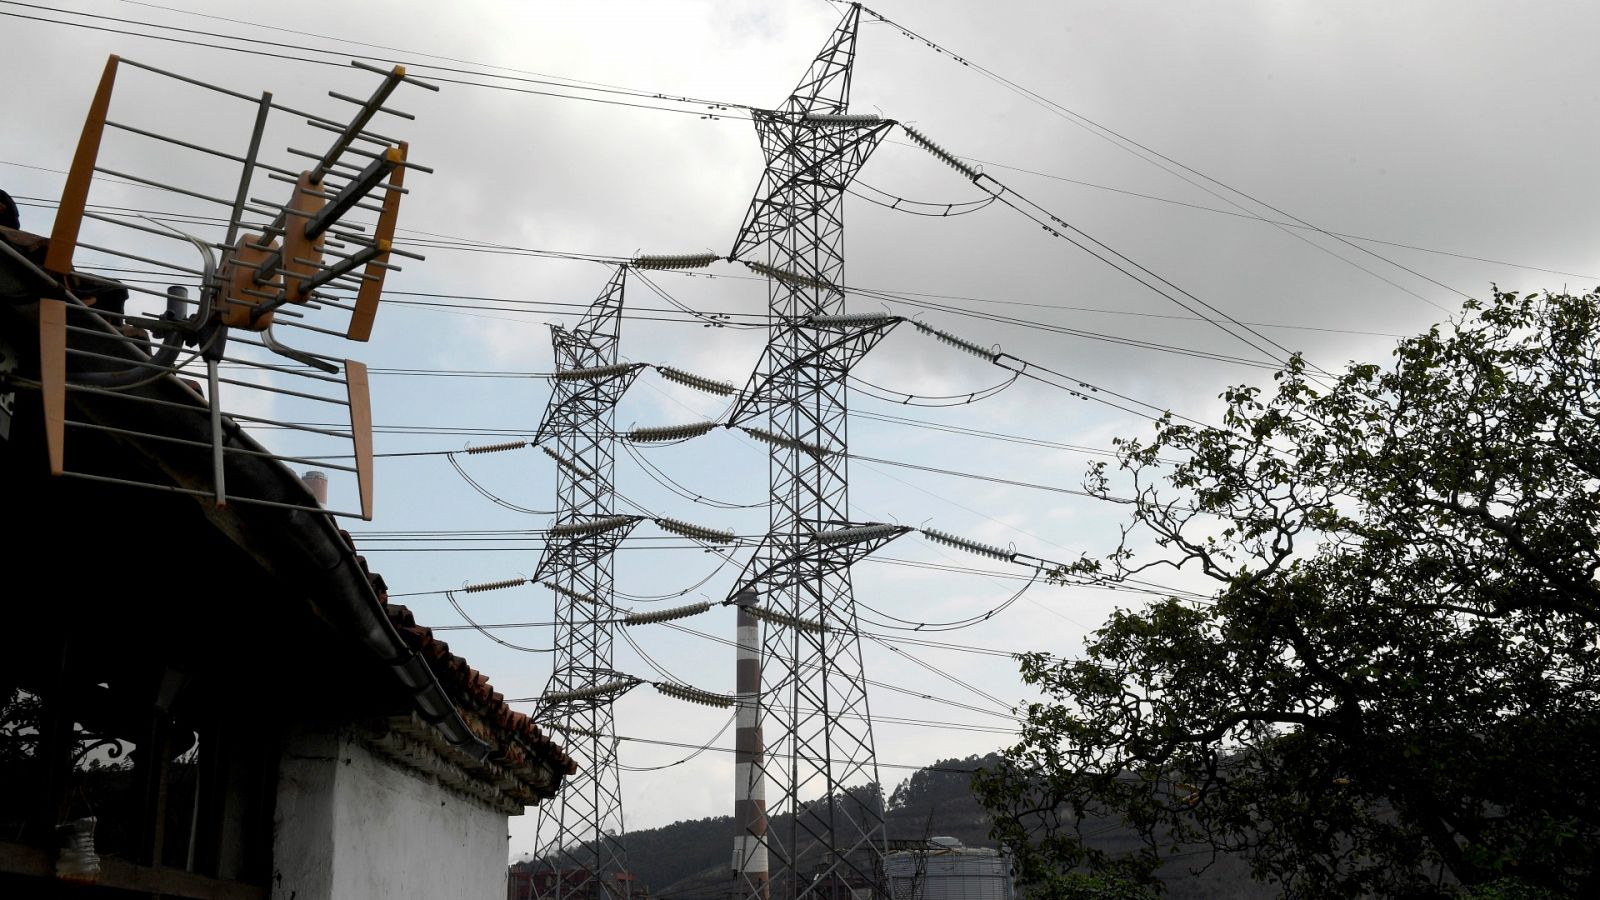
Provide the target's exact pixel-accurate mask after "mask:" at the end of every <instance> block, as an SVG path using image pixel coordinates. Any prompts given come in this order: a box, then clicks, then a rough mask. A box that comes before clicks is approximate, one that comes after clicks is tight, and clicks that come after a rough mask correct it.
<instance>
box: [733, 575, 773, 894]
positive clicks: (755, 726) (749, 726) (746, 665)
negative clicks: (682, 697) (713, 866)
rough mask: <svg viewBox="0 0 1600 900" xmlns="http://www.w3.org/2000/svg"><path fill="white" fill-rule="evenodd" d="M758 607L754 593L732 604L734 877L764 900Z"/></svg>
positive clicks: (764, 816)
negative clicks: (754, 610) (735, 646)
mask: <svg viewBox="0 0 1600 900" xmlns="http://www.w3.org/2000/svg"><path fill="white" fill-rule="evenodd" d="M756 602H757V598H756V594H755V592H754V591H741V592H740V593H739V595H738V596H737V597H735V598H734V603H735V605H736V606H737V608H738V610H739V619H738V629H739V635H738V637H739V656H738V666H739V671H738V677H737V680H736V681H735V698H736V699H735V702H736V704H737V710H738V712H737V716H738V719H737V721H736V725H737V727H738V731H737V733H736V734H735V735H734V764H733V768H734V773H735V774H734V793H733V820H734V825H735V827H736V828H737V829H738V830H737V831H736V832H735V834H734V838H733V874H734V877H735V878H739V877H743V879H744V881H745V884H746V886H747V887H749V888H752V889H753V891H752V893H753V894H754V896H756V897H759V898H760V900H767V898H768V897H770V896H771V894H770V888H769V886H768V884H767V777H766V775H765V774H764V766H763V759H762V755H763V753H764V752H765V748H764V747H763V746H762V743H761V713H760V711H759V702H760V697H761V620H760V619H757V618H756V617H755V616H753V615H751V614H750V607H752V606H754V605H755V604H756Z"/></svg>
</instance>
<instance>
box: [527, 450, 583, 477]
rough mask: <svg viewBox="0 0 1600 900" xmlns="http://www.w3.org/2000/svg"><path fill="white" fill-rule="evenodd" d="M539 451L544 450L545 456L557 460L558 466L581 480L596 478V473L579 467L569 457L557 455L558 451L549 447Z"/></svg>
mask: <svg viewBox="0 0 1600 900" xmlns="http://www.w3.org/2000/svg"><path fill="white" fill-rule="evenodd" d="M539 449H540V450H543V451H544V454H545V455H546V456H548V457H550V458H551V459H553V460H555V461H556V465H558V466H561V467H562V468H564V469H566V470H567V471H569V472H571V473H572V474H574V475H576V476H578V477H579V478H593V477H594V473H593V472H591V471H589V470H588V469H585V468H584V467H583V466H580V465H578V464H577V463H575V462H573V461H572V460H570V459H568V458H567V457H565V456H563V455H561V454H560V453H557V452H556V451H554V450H551V449H550V448H549V447H540V448H539Z"/></svg>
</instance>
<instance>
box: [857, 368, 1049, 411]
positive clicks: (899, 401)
mask: <svg viewBox="0 0 1600 900" xmlns="http://www.w3.org/2000/svg"><path fill="white" fill-rule="evenodd" d="M846 377H847V378H848V379H849V380H850V382H851V387H853V388H855V389H856V390H858V391H860V392H861V393H863V394H866V395H867V396H868V397H871V398H873V399H874V400H882V401H884V402H886V403H894V404H896V405H898V406H920V407H924V408H933V409H937V408H943V407H950V406H966V405H969V404H972V403H978V402H980V401H982V400H987V399H989V398H990V397H993V396H996V395H997V394H999V393H1000V392H1001V391H1004V390H1005V389H1006V388H1008V387H1011V386H1012V385H1013V384H1016V383H1017V379H1018V378H1020V377H1021V375H1020V374H1013V375H1012V376H1011V377H1010V378H1007V379H1006V380H1004V381H1002V382H1000V383H999V384H994V385H990V386H989V387H986V388H980V389H979V390H976V391H969V392H968V393H965V394H944V395H938V394H909V393H906V392H905V391H897V390H894V389H893V388H886V387H883V386H881V385H876V384H873V383H872V382H870V381H867V380H866V379H864V378H861V377H860V376H857V375H849V376H846ZM874 391H877V393H873V392H874Z"/></svg>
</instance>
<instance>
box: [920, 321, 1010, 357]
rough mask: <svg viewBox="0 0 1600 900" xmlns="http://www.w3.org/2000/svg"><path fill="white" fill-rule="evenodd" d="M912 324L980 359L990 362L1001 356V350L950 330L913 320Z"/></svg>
mask: <svg viewBox="0 0 1600 900" xmlns="http://www.w3.org/2000/svg"><path fill="white" fill-rule="evenodd" d="M911 324H912V326H913V327H915V328H916V329H917V330H918V331H920V332H922V333H923V334H926V335H931V336H933V337H934V338H936V339H937V340H939V341H942V342H944V343H946V344H949V345H950V346H952V347H955V348H956V349H957V350H964V351H966V352H968V353H971V354H972V355H973V356H976V357H979V358H980V359H986V360H988V361H989V362H995V361H996V360H998V359H999V358H1000V351H998V350H995V349H993V348H990V347H985V346H983V345H981V344H975V343H973V342H972V341H969V340H967V339H966V338H960V337H956V336H955V335H953V334H951V333H950V332H948V331H940V330H939V329H937V328H935V327H933V326H932V325H924V324H923V323H921V322H916V321H913V322H912V323H911Z"/></svg>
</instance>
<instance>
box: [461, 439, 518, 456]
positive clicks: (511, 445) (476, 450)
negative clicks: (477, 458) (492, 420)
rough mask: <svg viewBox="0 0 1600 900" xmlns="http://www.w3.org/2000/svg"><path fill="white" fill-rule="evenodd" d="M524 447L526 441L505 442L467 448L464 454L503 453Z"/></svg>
mask: <svg viewBox="0 0 1600 900" xmlns="http://www.w3.org/2000/svg"><path fill="white" fill-rule="evenodd" d="M526 446H528V442H527V441H506V442H504V443H500V444H479V445H478V446H476V447H468V448H467V451H466V452H467V453H468V454H469V455H477V454H480V453H504V452H505V451H507V450H521V449H522V448H523V447H526Z"/></svg>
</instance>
